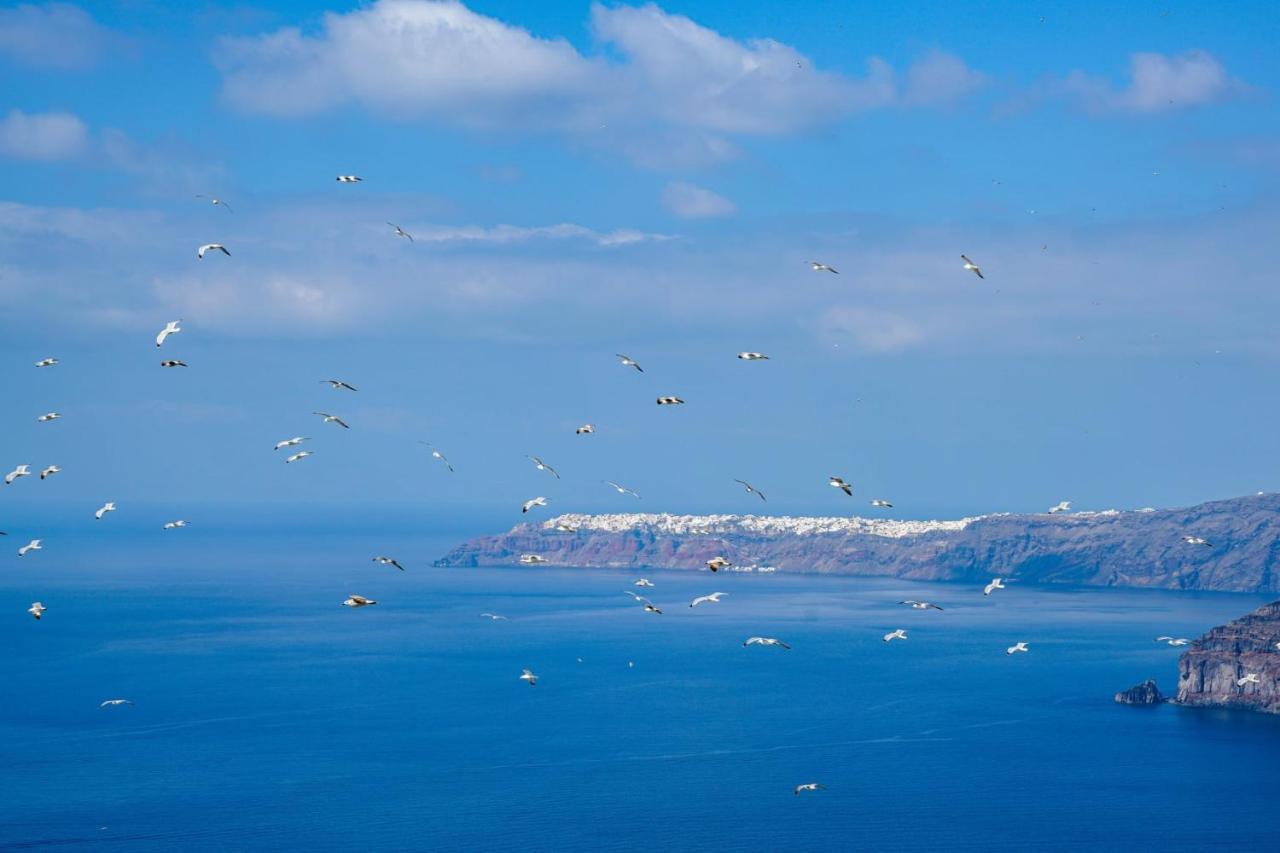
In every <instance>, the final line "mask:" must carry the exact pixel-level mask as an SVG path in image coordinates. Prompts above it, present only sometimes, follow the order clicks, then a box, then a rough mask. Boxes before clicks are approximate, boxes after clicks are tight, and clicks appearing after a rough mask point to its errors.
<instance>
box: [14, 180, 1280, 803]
mask: <svg viewBox="0 0 1280 853" xmlns="http://www.w3.org/2000/svg"><path fill="white" fill-rule="evenodd" d="M362 180H363V179H362V178H361V177H360V176H358V175H339V176H338V177H337V181H338V182H339V183H343V184H356V183H360V182H361V181H362ZM198 197H199V198H206V199H208V201H209V202H210V203H211V204H213V205H214V206H218V207H221V208H223V209H225V210H227V211H231V210H232V208H231V207H230V205H228V204H227V202H226V201H224V200H223V199H220V198H217V197H210V196H198ZM387 224H388V225H389V226H390V227H391V228H392V229H394V231H393V234H394V236H396V237H399V238H403V239H406V240H409V241H410V242H412V241H413V235H412V234H410V233H409V232H408V231H406V230H405V229H404V228H402V227H401V226H399V225H397V224H395V223H392V222H388V223H387ZM214 253H220V254H222V255H224V256H227V257H230V256H231V251H230V249H228V248H227V246H226V245H224V244H222V243H205V244H202V245H200V246H199V247H198V248H197V249H196V257H197V259H199V260H202V261H203V260H204V259H205V258H206V257H207V256H210V255H213V254H214ZM960 259H961V261H962V262H963V263H962V269H964V270H967V271H969V272H972V273H973V274H974V275H975V276H977V277H978V278H979V279H985V276H984V275H983V272H982V269H981V267H979V266H978V264H976V263H975V262H974V261H973V260H972V259H970V258H969V257H968V256H967V255H964V254H962V255H961V256H960ZM809 265H810V267H811V268H812V269H813V271H814V272H818V273H828V274H832V275H839V272H840V271H839V270H838V269H836V268H835V267H834V266H832V265H830V264H827V263H822V262H819V261H810V262H809ZM182 323H183V321H182V320H181V319H179V320H173V321H170V322H168V323H166V324H165V326H164V328H162V329H161V330H160V331H159V332H158V333H157V334H156V336H155V345H156V347H157V348H163V347H164V346H165V343H166V342H167V341H168V340H169V339H170V338H171V337H172V336H174V335H178V334H181V333H182V332H183V326H182ZM616 355H617V358H618V361H619V363H620V364H621V365H622V366H623V367H625V368H628V369H631V370H635V371H636V372H638V373H644V368H643V367H642V366H641V364H640V363H639V362H638V361H636V360H635V359H634V358H632V357H631V356H629V355H626V354H623V353H617V354H616ZM737 358H738V359H739V360H741V361H744V362H754V361H767V360H769V356H768V355H766V354H764V353H761V352H754V351H744V352H740V353H738V354H737ZM58 364H59V360H58V359H57V358H53V357H49V358H43V359H41V360H39V361H37V362H36V363H35V366H36V367H37V368H41V369H47V368H52V367H55V366H56V365H58ZM160 367H161V368H165V369H176V368H185V367H187V364H186V362H184V361H182V360H180V359H165V360H162V361H161V362H160ZM320 382H321V383H323V384H327V385H328V386H329V387H330V388H332V389H333V390H335V391H340V392H357V391H358V389H357V388H356V387H355V386H354V385H351V384H350V383H348V382H346V381H344V380H341V379H323V380H320ZM684 402H685V401H684V400H683V399H682V398H680V397H678V396H674V395H663V396H659V397H657V398H656V403H657V405H659V406H680V405H684ZM312 414H313V415H315V416H317V417H319V418H321V419H322V422H323V423H324V424H333V425H335V426H337V427H339V428H341V429H350V428H351V427H350V425H349V424H348V423H347V422H346V421H345V420H343V418H342V417H340V416H339V415H336V414H332V413H329V412H323V411H314V412H313V413H312ZM61 417H62V415H61V414H59V413H58V412H47V413H45V414H42V415H40V416H39V417H37V419H36V420H37V421H38V422H40V423H50V422H53V421H56V420H59V419H60V418H61ZM595 431H596V427H595V425H594V424H590V423H586V424H582V425H581V426H579V427H577V428H576V429H575V430H574V433H575V434H576V435H580V436H584V435H592V434H594V433H595ZM310 440H311V439H310V438H309V437H306V436H293V437H291V438H286V439H282V440H281V441H278V442H276V444H275V445H274V450H276V451H279V450H286V449H290V450H292V452H291V453H289V454H288V455H287V456H285V458H284V463H285V464H294V463H297V462H300V461H302V460H304V459H307V458H309V457H310V456H312V455H313V453H312V451H310V450H300V449H298V450H293V449H294V448H298V447H299V445H301V444H302V443H303V442H306V441H310ZM420 443H421V444H423V445H426V446H427V447H428V448H429V450H430V453H431V457H432V458H433V459H435V460H438V461H439V462H440V463H441V464H442V465H443V466H444V467H445V468H447V469H448V470H449V471H450V472H452V471H453V470H454V468H453V465H452V464H451V463H450V462H449V460H448V458H446V457H445V455H444V454H443V453H442V452H441V451H440V450H439V449H438V448H436V447H435V446H433V445H431V444H430V443H429V442H425V441H423V442H420ZM527 458H528V459H529V461H530V462H531V463H532V464H533V465H534V467H535V469H536V470H538V471H541V472H544V473H546V474H548V475H550V476H552V477H555V478H556V479H560V474H559V472H558V471H557V470H556V469H555V468H554V467H552V466H551V465H549V464H547V463H546V462H545V461H544V460H543V459H541V458H540V457H538V456H532V455H530V456H528V457H527ZM61 471H62V469H61V468H60V467H59V466H58V465H48V466H46V467H44V468H42V469H40V471H39V472H38V473H39V479H40V480H46V479H48V478H49V477H52V476H54V475H56V474H58V473H60V472H61ZM32 474H33V471H32V466H31V465H30V464H29V463H25V464H20V465H17V466H16V467H15V468H14V469H13V470H12V471H10V472H9V473H7V474H6V475H5V476H4V484H5V485H6V486H11V485H13V484H14V483H15V482H17V481H18V480H21V479H23V478H25V477H28V476H31V475H32ZM734 482H735V483H737V484H738V485H739V486H740V487H741V488H742V489H743V490H744V491H745V492H746V493H747V494H749V495H755V496H756V497H758V498H759V499H760V500H761V501H764V502H767V500H768V499H767V497H766V496H765V493H764V492H763V491H761V490H760V489H758V488H756V487H755V486H754V485H752V484H751V483H750V482H748V481H746V480H741V479H737V480H735V481H734ZM603 483H604V484H605V485H607V486H608V487H609V488H611V489H613V490H614V491H616V492H617V493H618V494H619V495H623V496H630V497H632V498H635V499H637V500H638V499H640V495H639V493H638V492H636V491H635V490H634V489H631V488H629V487H627V486H624V485H622V484H620V483H616V482H613V481H610V480H605V481H603ZM828 485H830V486H831V487H832V488H835V489H837V490H839V491H841V492H843V493H844V494H845V495H846V496H849V497H852V496H853V493H854V488H853V485H852V484H851V483H850V482H849V481H847V480H845V479H844V478H843V477H841V476H838V475H832V476H831V477H830V478H829V479H828ZM870 504H871V506H872V507H874V508H878V509H886V508H892V507H893V503H891V502H890V501H888V500H886V499H883V498H874V499H872V500H871V501H870ZM548 505H549V500H548V499H547V498H546V497H545V496H541V495H539V496H536V497H533V498H530V499H528V500H526V501H524V502H523V503H522V505H521V512H522V513H524V514H527V513H529V512H531V511H533V510H536V509H539V508H545V507H547V506H548ZM1070 507H1071V504H1070V502H1069V501H1062V502H1061V503H1059V504H1057V505H1055V506H1053V507H1051V508H1050V509H1049V510H1048V511H1049V512H1050V513H1059V512H1066V511H1069V510H1070ZM116 509H117V507H116V504H115V502H114V501H106V502H104V503H103V504H102V506H100V507H98V508H97V509H96V510H95V511H94V513H93V516H94V519H95V520H97V521H102V520H103V519H104V518H106V516H107V515H109V514H111V513H113V512H115V511H116ZM187 526H188V522H187V521H186V520H185V519H175V520H173V521H169V522H166V523H165V524H164V525H163V529H165V530H177V529H181V528H185V527H187ZM554 529H555V530H557V531H560V532H566V533H572V532H575V530H574V528H572V527H569V526H567V525H565V524H563V523H560V524H557V525H556V526H555V528H554ZM3 535H6V534H5V533H4V532H2V531H0V536H3ZM1183 540H1184V541H1185V542H1186V543H1187V544H1189V545H1199V546H1204V545H1209V543H1208V542H1207V541H1206V540H1205V539H1204V538H1202V537H1198V536H1193V535H1187V536H1184V537H1183ZM42 548H43V541H42V540H41V539H32V540H30V541H29V542H28V543H27V544H25V545H23V546H21V547H20V548H18V556H19V557H26V556H28V555H29V554H32V553H33V552H37V551H40V550H42ZM519 560H520V562H521V563H524V564H537V563H545V562H547V561H546V559H545V558H543V557H541V556H539V555H536V554H524V555H521V556H520V558H519ZM372 561H373V562H376V563H379V564H381V565H384V566H389V567H391V568H393V569H396V570H399V571H402V572H403V571H404V570H405V567H404V566H403V565H402V564H401V563H400V562H399V561H398V560H397V559H396V558H394V557H389V556H385V555H379V556H375V557H373V558H372ZM732 565H733V564H732V563H731V562H730V561H729V560H728V559H727V558H725V557H723V556H717V557H714V558H712V559H710V560H707V561H706V568H707V569H708V570H709V571H711V572H713V573H714V572H717V571H720V570H721V569H725V568H728V567H730V566H732ZM1009 580H1011V579H1009V578H999V577H997V578H992V579H991V581H990V582H989V583H987V584H986V586H984V587H983V590H982V594H983V595H984V596H990V595H992V594H993V593H994V592H996V591H998V590H1004V589H1006V588H1007V587H1006V583H1007V582H1008V581H1009ZM634 585H635V586H636V587H639V588H653V587H654V586H655V585H654V583H653V582H652V581H650V580H648V579H647V578H640V579H639V580H637V581H635V584H634ZM625 593H626V594H627V595H628V596H630V597H631V598H632V599H633V600H634V602H635V603H636V604H638V605H640V606H641V607H642V608H643V610H644V612H646V613H652V614H654V615H662V612H663V611H662V609H661V608H660V607H658V606H657V605H656V604H654V602H653V601H651V600H650V599H649V598H647V597H646V596H643V595H640V594H639V593H637V592H634V591H632V590H625ZM728 595H729V593H727V592H711V593H708V594H706V595H700V596H697V597H695V598H694V599H693V600H692V601H690V602H689V604H688V606H689V607H690V608H698V607H703V606H705V605H711V604H720V603H722V600H723V599H724V598H725V597H727V596H728ZM377 603H378V602H377V600H376V599H372V598H368V597H366V596H363V595H357V594H354V593H353V594H350V595H349V596H348V597H347V598H346V599H344V600H343V601H342V604H343V606H345V607H349V608H363V607H369V606H372V605H376V604H377ZM899 604H901V605H903V606H906V607H910V608H912V609H915V610H921V611H929V610H937V611H941V610H943V608H942V607H940V606H939V605H937V604H934V603H932V602H928V601H918V600H914V599H908V600H905V601H901V602H899ZM48 609H49V608H48V607H46V606H45V605H44V604H42V603H41V602H39V601H35V602H32V604H31V606H30V607H29V608H28V610H27V612H28V613H29V614H31V616H32V617H33V618H34V619H35V620H37V621H39V620H41V619H43V617H44V615H45V614H46V612H48ZM480 617H481V618H486V619H489V620H491V621H494V622H499V621H506V620H507V618H508V617H506V616H503V615H501V614H497V613H488V612H486V613H481V614H480ZM907 639H908V633H907V630H906V629H905V628H897V629H895V630H893V631H890V632H889V633H887V634H885V635H884V637H883V641H884V642H885V643H893V642H896V641H906V640H907ZM1156 642H1163V643H1167V644H1168V645H1170V646H1185V645H1187V644H1188V643H1189V642H1190V641H1189V640H1188V639H1186V638H1183V637H1172V636H1161V637H1157V638H1156ZM742 645H743V646H744V647H751V646H761V647H772V648H777V649H781V650H788V651H789V650H791V648H792V647H791V646H790V645H789V644H788V643H786V642H784V641H783V640H781V639H779V638H777V637H764V636H751V637H747V638H746V639H745V640H744V641H743V643H742ZM1277 647H1278V648H1280V643H1278V644H1277ZM1029 651H1030V646H1029V643H1028V642H1027V641H1022V640H1019V641H1016V642H1014V643H1013V645H1011V646H1008V647H1007V648H1006V649H1005V654H1006V655H1008V656H1013V655H1016V654H1025V653H1028V652H1029ZM519 679H520V680H521V681H524V682H525V683H527V684H528V685H529V686H531V687H532V686H535V685H537V683H538V680H539V676H538V675H537V674H535V673H534V672H533V671H532V670H530V669H524V670H523V671H522V672H521V674H520V676H519ZM1258 681H1259V678H1258V674H1257V673H1247V674H1246V675H1245V676H1244V677H1242V678H1240V679H1239V680H1238V682H1237V684H1238V685H1239V686H1241V687H1243V686H1244V685H1246V684H1257V683H1258ZM133 704H134V703H133V701H132V700H130V699H125V698H114V699H107V700H105V701H103V702H102V703H101V705H100V706H99V707H102V708H112V707H125V706H132V705H133ZM822 788H823V785H821V784H819V783H817V782H809V783H804V784H800V785H797V786H795V789H794V793H795V794H796V795H799V794H801V793H803V792H812V791H818V790H821V789H822Z"/></svg>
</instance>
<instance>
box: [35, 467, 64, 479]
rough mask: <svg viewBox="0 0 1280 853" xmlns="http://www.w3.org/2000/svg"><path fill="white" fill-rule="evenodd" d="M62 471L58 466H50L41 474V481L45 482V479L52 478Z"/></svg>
mask: <svg viewBox="0 0 1280 853" xmlns="http://www.w3.org/2000/svg"><path fill="white" fill-rule="evenodd" d="M61 470H62V469H61V468H59V467H58V466H57V465H50V466H49V467H48V468H45V469H44V470H43V471H41V472H40V479H41V480H43V479H44V478H45V477H52V476H53V475H54V474H57V473H58V472H59V471H61Z"/></svg>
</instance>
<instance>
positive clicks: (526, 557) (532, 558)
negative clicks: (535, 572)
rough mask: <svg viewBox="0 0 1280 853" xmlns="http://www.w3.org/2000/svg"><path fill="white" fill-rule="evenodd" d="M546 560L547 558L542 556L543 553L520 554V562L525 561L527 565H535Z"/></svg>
mask: <svg viewBox="0 0 1280 853" xmlns="http://www.w3.org/2000/svg"><path fill="white" fill-rule="evenodd" d="M546 561H547V558H546V557H544V556H542V555H541V554H521V555H520V562H522V563H524V564H525V565H526V566H534V565H537V564H538V563H545V562H546Z"/></svg>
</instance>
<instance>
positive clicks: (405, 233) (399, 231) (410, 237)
mask: <svg viewBox="0 0 1280 853" xmlns="http://www.w3.org/2000/svg"><path fill="white" fill-rule="evenodd" d="M387 224H388V225H390V226H391V227H392V228H394V229H396V236H397V237H407V238H408V240H409V242H410V243H412V242H413V235H412V234H410V233H409V232H408V231H406V230H404V229H403V228H401V227H400V226H399V225H397V224H395V223H394V222H388V223H387Z"/></svg>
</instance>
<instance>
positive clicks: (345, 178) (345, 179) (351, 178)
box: [337, 175, 364, 184]
mask: <svg viewBox="0 0 1280 853" xmlns="http://www.w3.org/2000/svg"><path fill="white" fill-rule="evenodd" d="M337 180H338V183H340V184H358V183H360V182H361V181H363V180H364V178H362V177H360V176H359V175H339V176H338V178H337Z"/></svg>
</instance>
